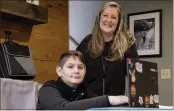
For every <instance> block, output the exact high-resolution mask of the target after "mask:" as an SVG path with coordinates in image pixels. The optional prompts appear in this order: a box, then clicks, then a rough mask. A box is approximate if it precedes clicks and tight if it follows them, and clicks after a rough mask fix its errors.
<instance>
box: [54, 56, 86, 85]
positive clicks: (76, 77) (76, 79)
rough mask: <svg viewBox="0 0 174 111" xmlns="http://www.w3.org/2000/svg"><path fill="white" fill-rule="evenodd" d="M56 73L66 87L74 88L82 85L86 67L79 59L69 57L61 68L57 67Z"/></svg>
mask: <svg viewBox="0 0 174 111" xmlns="http://www.w3.org/2000/svg"><path fill="white" fill-rule="evenodd" d="M56 71H57V73H58V75H59V76H60V77H61V79H62V80H63V81H64V82H65V83H66V84H67V85H69V86H71V87H76V86H77V85H79V84H80V83H82V81H83V79H84V76H85V73H86V67H85V65H84V64H83V63H82V62H81V61H80V60H79V58H77V57H75V58H73V57H69V58H68V60H67V61H66V62H65V64H64V65H63V67H62V68H61V67H59V66H58V67H57V69H56Z"/></svg>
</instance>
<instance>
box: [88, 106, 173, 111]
mask: <svg viewBox="0 0 174 111" xmlns="http://www.w3.org/2000/svg"><path fill="white" fill-rule="evenodd" d="M89 110H102V111H107V110H114V111H130V110H131V111H147V110H151V111H173V110H174V109H173V106H162V105H160V106H159V108H143V107H128V106H124V107H120V106H119V107H104V108H92V109H89Z"/></svg>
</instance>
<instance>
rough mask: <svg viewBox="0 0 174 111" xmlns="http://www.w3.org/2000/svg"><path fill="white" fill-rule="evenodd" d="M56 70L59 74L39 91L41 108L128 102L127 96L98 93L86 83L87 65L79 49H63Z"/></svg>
mask: <svg viewBox="0 0 174 111" xmlns="http://www.w3.org/2000/svg"><path fill="white" fill-rule="evenodd" d="M56 72H57V74H58V76H59V78H58V79H57V80H56V81H54V80H51V81H47V82H46V83H44V85H43V86H42V87H41V89H40V91H39V98H38V103H37V109H38V110H62V109H70V110H77V109H81V110H85V109H88V108H100V107H109V106H112V105H114V106H115V105H121V104H125V103H128V97H126V96H121V95H120V96H108V95H104V96H96V95H95V94H94V93H93V92H91V91H90V90H89V89H87V88H86V87H85V85H84V84H83V79H84V76H85V73H86V67H85V61H84V56H83V54H82V53H81V52H79V51H69V52H66V53H63V54H62V55H61V57H60V60H59V64H58V66H57V68H56Z"/></svg>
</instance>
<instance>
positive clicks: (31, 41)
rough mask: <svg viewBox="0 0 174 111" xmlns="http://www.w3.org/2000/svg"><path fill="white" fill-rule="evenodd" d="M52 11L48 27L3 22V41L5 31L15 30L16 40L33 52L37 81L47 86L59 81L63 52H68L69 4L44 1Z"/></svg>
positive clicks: (58, 0)
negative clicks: (51, 82)
mask: <svg viewBox="0 0 174 111" xmlns="http://www.w3.org/2000/svg"><path fill="white" fill-rule="evenodd" d="M40 6H43V7H48V23H47V24H41V25H35V26H33V27H32V26H28V25H25V24H21V23H15V22H13V21H6V20H1V21H0V24H2V25H0V41H1V42H2V41H3V37H4V35H3V31H4V30H11V31H12V36H11V37H12V39H13V40H14V41H15V42H18V43H20V44H24V45H28V46H29V47H30V48H31V51H32V55H33V59H34V63H35V67H36V71H37V76H36V78H35V79H34V81H37V82H40V83H43V82H45V81H47V80H50V79H51V80H52V79H57V77H58V75H57V74H56V66H57V64H58V60H59V57H60V55H61V53H62V52H65V51H68V47H69V28H68V0H40Z"/></svg>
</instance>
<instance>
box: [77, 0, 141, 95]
mask: <svg viewBox="0 0 174 111" xmlns="http://www.w3.org/2000/svg"><path fill="white" fill-rule="evenodd" d="M77 50H79V51H81V52H82V53H83V54H84V56H85V61H86V63H85V64H86V69H87V73H86V76H85V78H84V81H85V83H86V85H87V87H88V88H90V89H91V90H92V91H93V92H94V93H96V94H97V95H104V94H109V95H123V94H124V92H125V75H126V61H125V60H126V58H136V57H137V56H138V54H137V49H136V45H135V38H134V36H133V35H132V34H131V33H130V31H129V30H128V28H127V26H126V24H125V22H124V14H123V12H122V9H121V7H120V5H119V4H118V3H116V2H108V3H106V4H104V6H103V7H102V8H101V9H100V10H99V13H98V15H97V18H96V22H95V24H94V28H93V32H92V34H89V35H87V36H86V37H85V38H84V40H82V42H81V43H80V45H79V46H78V47H77Z"/></svg>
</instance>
